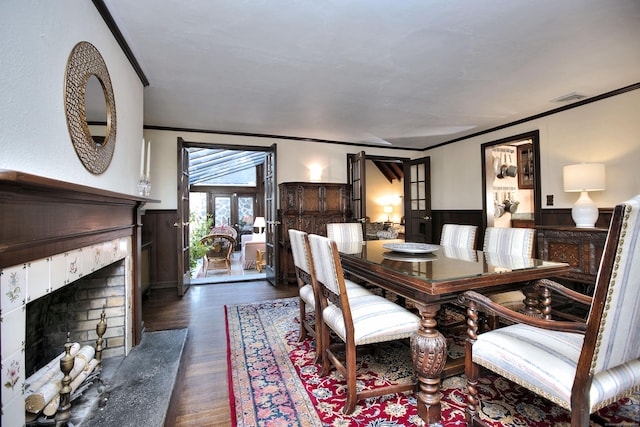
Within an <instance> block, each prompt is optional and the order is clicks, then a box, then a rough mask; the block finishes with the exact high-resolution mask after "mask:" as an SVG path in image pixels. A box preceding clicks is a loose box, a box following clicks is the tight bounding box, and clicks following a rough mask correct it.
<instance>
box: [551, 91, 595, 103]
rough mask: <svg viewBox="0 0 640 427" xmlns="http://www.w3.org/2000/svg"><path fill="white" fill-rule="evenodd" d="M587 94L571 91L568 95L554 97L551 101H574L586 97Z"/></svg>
mask: <svg viewBox="0 0 640 427" xmlns="http://www.w3.org/2000/svg"><path fill="white" fill-rule="evenodd" d="M586 97H587V95H580V94H579V93H575V92H571V93H569V94H567V95H563V96H560V97H558V98H556V99H552V100H551V102H574V101H580V100H581V99H585V98H586Z"/></svg>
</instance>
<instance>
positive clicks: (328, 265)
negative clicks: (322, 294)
mask: <svg viewBox="0 0 640 427" xmlns="http://www.w3.org/2000/svg"><path fill="white" fill-rule="evenodd" d="M356 225H358V224H356ZM307 239H308V242H309V250H310V252H311V260H312V263H313V267H312V271H313V273H312V274H313V275H314V276H315V279H316V281H317V282H318V289H321V287H324V288H325V289H327V290H328V291H330V292H331V293H332V294H334V295H336V296H340V295H341V294H343V293H344V292H345V290H344V289H345V284H344V275H343V272H342V265H341V264H340V255H339V254H338V250H337V247H336V243H335V241H332V240H331V239H330V238H328V237H323V236H318V235H317V234H309V235H308V236H307Z"/></svg>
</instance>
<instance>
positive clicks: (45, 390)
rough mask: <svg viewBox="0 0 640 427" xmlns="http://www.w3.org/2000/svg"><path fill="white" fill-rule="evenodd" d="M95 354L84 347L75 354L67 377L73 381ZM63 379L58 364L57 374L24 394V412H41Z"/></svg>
mask: <svg viewBox="0 0 640 427" xmlns="http://www.w3.org/2000/svg"><path fill="white" fill-rule="evenodd" d="M94 354H95V349H94V348H93V347H91V346H84V347H82V348H81V349H80V351H79V352H78V353H77V355H76V357H75V358H74V361H73V368H72V369H71V372H70V373H69V377H70V378H71V380H72V381H73V379H74V378H76V377H77V376H78V375H80V373H81V372H82V371H84V369H85V367H86V366H87V364H88V363H87V360H89V361H91V360H92V359H93V356H94ZM63 377H64V375H63V373H62V372H61V371H60V365H59V364H58V373H57V374H55V375H53V376H52V377H51V378H49V379H48V382H47V383H46V384H44V385H43V386H41V387H40V388H38V389H37V390H35V391H34V390H32V389H30V390H28V391H27V392H25V396H26V397H25V400H24V403H25V410H26V411H27V412H31V413H34V414H37V413H39V412H41V411H42V410H43V409H44V407H45V406H47V405H48V404H49V402H51V400H53V398H55V397H56V396H57V394H58V391H59V390H60V388H61V387H62V385H61V381H62V378H63Z"/></svg>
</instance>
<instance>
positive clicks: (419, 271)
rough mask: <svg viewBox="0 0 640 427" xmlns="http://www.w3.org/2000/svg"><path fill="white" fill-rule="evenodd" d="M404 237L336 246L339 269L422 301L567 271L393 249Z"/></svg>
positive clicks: (528, 262)
mask: <svg viewBox="0 0 640 427" xmlns="http://www.w3.org/2000/svg"><path fill="white" fill-rule="evenodd" d="M398 243H404V241H403V240H369V241H365V242H363V243H362V244H359V245H353V244H344V245H340V244H339V245H338V250H339V251H340V258H341V262H342V267H343V269H344V270H345V271H346V272H348V273H351V274H353V275H355V276H358V277H361V278H362V279H364V280H367V281H370V282H372V283H374V284H376V285H379V286H381V287H383V288H385V289H389V290H391V291H394V292H396V293H398V294H400V295H402V296H404V297H406V298H410V299H412V300H415V301H421V302H431V301H433V302H435V301H440V302H442V300H443V298H445V299H450V298H446V297H451V296H455V295H457V294H458V293H462V292H465V291H467V290H477V291H480V292H482V290H483V289H484V290H487V291H491V292H494V291H496V292H498V291H501V290H508V289H513V287H514V283H520V282H527V281H531V280H535V279H541V278H548V277H555V276H560V275H562V274H566V273H567V272H568V271H569V265H568V264H566V263H559V262H550V261H543V260H539V259H534V258H521V257H510V256H505V255H499V254H494V253H484V252H482V251H469V250H465V249H459V248H448V247H442V246H439V245H435V247H436V249H435V250H434V251H433V252H430V253H425V254H415V253H403V252H396V251H392V250H390V249H388V248H385V246H388V245H389V244H398Z"/></svg>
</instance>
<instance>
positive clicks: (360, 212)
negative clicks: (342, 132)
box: [347, 151, 367, 223]
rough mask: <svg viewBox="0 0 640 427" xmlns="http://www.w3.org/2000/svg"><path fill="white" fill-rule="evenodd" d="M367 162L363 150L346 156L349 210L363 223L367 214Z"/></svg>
mask: <svg viewBox="0 0 640 427" xmlns="http://www.w3.org/2000/svg"><path fill="white" fill-rule="evenodd" d="M366 171H367V163H366V155H365V153H364V151H361V152H359V153H358V154H355V155H354V154H349V155H348V156H347V172H348V174H347V175H348V179H349V185H351V211H352V214H353V218H354V219H355V220H356V221H360V222H362V223H364V220H365V218H366V216H367V197H366V196H367V195H366V188H367V182H366V181H367V180H366V175H367V173H366Z"/></svg>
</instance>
